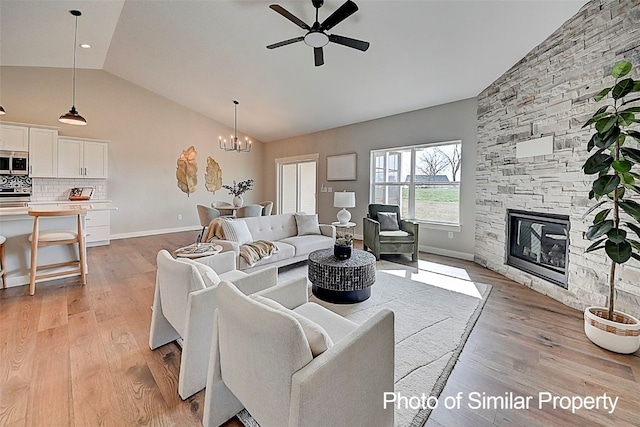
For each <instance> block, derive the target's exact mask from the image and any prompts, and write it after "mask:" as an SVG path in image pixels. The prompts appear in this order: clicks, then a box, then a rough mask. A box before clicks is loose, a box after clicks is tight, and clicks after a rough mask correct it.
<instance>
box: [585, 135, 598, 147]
mask: <svg viewBox="0 0 640 427" xmlns="http://www.w3.org/2000/svg"><path fill="white" fill-rule="evenodd" d="M596 135H598V134H597V133H594V134H593V135H591V139H589V142H587V151H588V152H590V151H591V150H593V147H595V145H596Z"/></svg>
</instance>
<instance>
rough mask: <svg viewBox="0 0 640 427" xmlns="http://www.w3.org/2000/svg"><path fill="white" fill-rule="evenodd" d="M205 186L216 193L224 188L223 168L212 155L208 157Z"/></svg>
mask: <svg viewBox="0 0 640 427" xmlns="http://www.w3.org/2000/svg"><path fill="white" fill-rule="evenodd" d="M204 180H205V187H206V188H207V190H209V191H211V192H212V193H215V192H216V191H218V190H219V189H221V188H222V169H221V168H220V165H219V164H218V162H216V161H215V160H213V158H212V157H207V170H206V172H205V175H204Z"/></svg>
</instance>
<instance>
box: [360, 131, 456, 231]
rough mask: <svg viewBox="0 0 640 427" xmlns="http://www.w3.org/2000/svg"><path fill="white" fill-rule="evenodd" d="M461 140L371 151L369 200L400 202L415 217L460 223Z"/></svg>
mask: <svg viewBox="0 0 640 427" xmlns="http://www.w3.org/2000/svg"><path fill="white" fill-rule="evenodd" d="M461 153H462V142H461V141H450V142H443V143H438V144H428V145H416V146H413V147H402V148H391V149H387V150H374V151H371V190H370V192H371V194H370V197H369V199H370V200H371V203H384V204H392V205H398V206H400V211H401V212H402V216H403V217H405V218H411V219H415V220H418V221H424V222H433V223H440V224H451V225H458V224H459V223H460V164H461Z"/></svg>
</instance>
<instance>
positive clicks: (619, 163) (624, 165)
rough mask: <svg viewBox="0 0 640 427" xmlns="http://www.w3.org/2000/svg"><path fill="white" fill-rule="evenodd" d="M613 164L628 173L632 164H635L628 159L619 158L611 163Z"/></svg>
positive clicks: (618, 169)
mask: <svg viewBox="0 0 640 427" xmlns="http://www.w3.org/2000/svg"><path fill="white" fill-rule="evenodd" d="M611 166H613V168H614V169H615V170H617V171H618V172H620V173H627V172H629V171H630V170H631V166H633V164H632V163H631V162H627V161H626V160H619V161H614V162H613V163H611Z"/></svg>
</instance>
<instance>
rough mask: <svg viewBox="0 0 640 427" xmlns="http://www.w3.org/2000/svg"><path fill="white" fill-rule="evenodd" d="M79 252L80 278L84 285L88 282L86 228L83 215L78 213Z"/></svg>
mask: <svg viewBox="0 0 640 427" xmlns="http://www.w3.org/2000/svg"><path fill="white" fill-rule="evenodd" d="M78 253H79V255H80V280H81V282H82V286H84V285H86V284H87V264H86V257H87V247H86V246H85V243H84V229H83V227H82V216H81V215H78Z"/></svg>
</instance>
